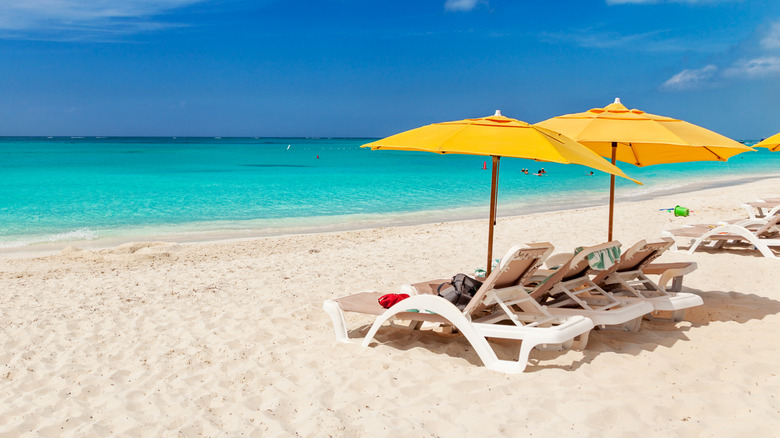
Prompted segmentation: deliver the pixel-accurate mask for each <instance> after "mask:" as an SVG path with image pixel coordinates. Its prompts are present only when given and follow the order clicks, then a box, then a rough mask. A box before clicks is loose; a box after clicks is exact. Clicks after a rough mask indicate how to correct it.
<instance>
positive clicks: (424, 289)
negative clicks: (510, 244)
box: [323, 244, 593, 373]
mask: <svg viewBox="0 0 780 438" xmlns="http://www.w3.org/2000/svg"><path fill="white" fill-rule="evenodd" d="M550 252H552V245H550V244H534V245H528V246H516V247H514V248H512V249H511V250H510V251H509V252H507V254H506V255H505V256H504V259H503V260H504V263H502V266H501V267H500V268H499V269H496V270H495V271H494V272H493V273H491V274H490V276H488V278H487V279H485V281H484V283H483V284H482V287H480V288H479V290H478V291H477V293H476V294H475V295H474V297H473V298H472V299H471V301H470V302H469V303H468V305H466V307H465V308H464V309H463V310H462V311H461V310H460V309H458V308H457V307H456V306H455V305H453V304H452V303H450V302H449V301H447V300H446V299H444V298H442V297H440V296H438V295H435V294H433V293H431V292H432V288H433V287H434V286H433V284H432V283H431V282H424V283H418V284H417V285H415V287H416V288H419V289H420V290H419V292H421V293H419V294H418V295H412V296H410V297H409V298H407V299H404V300H402V301H399V302H398V303H396V304H395V305H393V306H392V307H390V308H389V309H384V308H382V307H381V306H380V305H379V303H378V302H377V299H378V298H379V297H380V296H382V294H381V293H379V292H362V293H358V294H355V295H350V296H347V297H343V298H338V299H335V300H327V301H325V303H324V305H323V309H324V310H325V311H326V312H327V313H328V315H329V316H330V317H331V320H332V321H333V326H334V329H335V333H336V339H337V340H338V341H340V342H352V341H351V340H350V339H349V336H348V334H347V329H346V322H345V319H344V312H359V313H366V314H372V315H377V318H376V320H375V321H374V323H373V325H372V326H371V328H370V329H369V331H368V333H367V334H366V336H365V338H363V340H362V345H363V346H364V347H367V346H368V345H369V344H370V342H371V341H372V339H373V338H374V335H376V333H377V331H378V330H379V328H380V327H381V326H382V325H383V324H384V323H385V322H388V321H390V322H391V323H392V322H393V321H396V320H404V321H412V324H411V326H409V327H407V328H410V327H411V328H413V329H415V328H419V327H420V325H421V324H420V323H421V322H426V321H427V322H433V323H438V324H445V325H451V326H453V327H454V328H455V329H457V330H458V331H459V332H460V333H461V334H463V336H465V337H466V339H467V340H468V341H469V343H471V345H472V346H473V347H474V351H475V352H476V353H477V355H478V356H479V358H480V359H481V360H482V362H483V363H484V364H485V367H487V368H488V369H491V370H494V371H499V372H503V373H521V372H523V371H524V370H525V368H526V366H527V363H528V357H529V355H530V353H531V350H533V349H534V348H535V347H536V348H542V349H544V348H550V349H559V350H560V349H567V348H584V347H585V345H586V344H587V340H588V334H589V332H590V330H591V329H592V328H593V322H592V321H591V320H590V319H588V318H586V317H584V316H581V315H573V316H567V317H558V316H555V315H551V314H549V313H547V312H545V309H544V308H542V307H541V306H539V305H538V303H536V301H535V300H533V299H532V298H531V297H530V296H529V295H528V293H527V292H526V291H525V289H524V287H523V282H524V280H525V279H526V277H527V276H529V275H531V274H532V273H533V272H535V271H536V269H537V268H538V267H539V266H540V265H541V263H542V262H543V261H544V259H545V258H546V257H547V256H548V255H549V254H550ZM434 293H435V292H434ZM508 303H509V304H508ZM515 305H519V306H520V308H521V309H522V310H519V311H517V310H515V308H516V307H517V306H515ZM491 312H493V313H492V314H495V312H504V316H503V317H502V318H499V319H497V318H493V317H490V315H491ZM483 314H485V315H488V318H487V319H485V320H483V321H479V320H475V319H476V318H477V317H478V316H481V315H483ZM494 320H495V321H499V320H501V321H504V322H508V324H499V323H494V322H492V321H494ZM487 338H501V339H511V340H519V341H521V344H520V352H519V356H518V360H517V361H512V360H502V359H499V358H498V357H497V356H496V354H495V351H494V350H493V348H492V347H491V346H490V344H489V343H488V340H487Z"/></svg>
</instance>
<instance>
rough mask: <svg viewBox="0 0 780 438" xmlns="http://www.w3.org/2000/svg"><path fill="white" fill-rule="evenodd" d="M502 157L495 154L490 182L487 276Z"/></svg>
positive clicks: (491, 254)
mask: <svg viewBox="0 0 780 438" xmlns="http://www.w3.org/2000/svg"><path fill="white" fill-rule="evenodd" d="M500 159H501V157H499V156H496V155H493V179H492V181H491V183H490V223H489V224H488V250H487V267H486V268H485V272H486V274H485V276H488V275H490V271H491V270H492V269H491V268H492V265H493V264H492V263H491V260H492V259H493V226H494V225H495V224H496V201H497V199H498V165H499V160H500Z"/></svg>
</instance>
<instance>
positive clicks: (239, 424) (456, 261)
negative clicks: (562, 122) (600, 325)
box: [0, 179, 780, 437]
mask: <svg viewBox="0 0 780 438" xmlns="http://www.w3.org/2000/svg"><path fill="white" fill-rule="evenodd" d="M768 194H780V179H772V180H765V181H762V182H758V183H750V184H745V185H739V186H735V187H730V188H720V189H714V190H705V191H700V192H694V193H686V194H685V195H674V196H667V197H663V198H658V199H654V200H648V201H641V202H623V203H620V204H619V205H618V206H617V210H616V228H615V237H616V238H617V239H618V240H620V241H622V242H623V243H624V245H626V246H629V245H631V244H633V243H634V242H636V241H637V240H639V239H641V238H653V237H658V236H659V233H660V231H661V230H663V229H668V228H674V227H677V226H680V225H683V224H686V223H699V222H709V221H715V220H719V219H728V218H733V217H740V216H743V215H744V212H743V210H742V209H741V208H739V204H740V203H741V202H744V201H746V200H750V199H754V198H756V197H760V196H763V195H768ZM676 204H681V205H683V206H685V207H688V208H689V209H691V210H693V214H692V215H691V216H690V217H687V218H682V217H674V216H673V215H672V214H671V213H667V212H660V211H658V210H659V209H660V208H669V207H674V206H675V205H676ZM486 225H487V224H486V221H484V220H481V221H465V222H452V223H440V224H430V225H420V226H407V227H395V228H378V229H371V230H361V231H349V232H341V233H329V234H309V235H297V236H285V237H267V238H260V239H255V240H244V241H234V242H221V243H200V244H173V243H135V244H127V245H122V246H119V247H116V248H112V249H103V250H79V249H76V248H67V249H65V250H63V251H62V252H60V253H58V254H56V255H48V256H45V257H38V258H16V259H7V260H0V294H2V299H0V315H2V317H1V318H0V328H2V329H1V330H0V436H58V435H64V436H105V435H108V434H121V435H128V436H176V435H183V436H199V435H205V436H224V435H229V436H238V435H252V436H288V435H295V434H297V435H301V436H389V435H395V436H398V433H403V436H447V437H453V436H560V435H561V433H563V434H564V435H573V434H575V433H576V434H578V435H584V436H615V437H621V436H626V435H628V434H636V435H637V436H669V435H670V434H671V435H672V436H724V437H726V436H728V437H731V436H745V435H750V434H752V435H754V436H772V435H774V434H776V430H777V428H778V427H780V400H778V398H777V397H778V396H777V394H780V378H778V372H780V365H778V364H780V350H778V348H777V346H776V333H778V332H779V331H780V316H779V315H778V312H780V290H778V288H777V286H776V284H777V283H778V280H780V275H779V274H778V272H780V270H778V266H779V265H778V261H777V260H769V259H765V258H762V257H760V256H759V255H758V253H757V252H744V251H739V252H731V253H713V252H706V251H703V252H697V253H695V254H693V255H688V254H684V253H670V254H666V255H665V256H664V257H663V258H662V259H661V260H660V261H684V260H692V261H696V262H697V263H698V264H699V269H698V270H697V271H696V272H694V273H692V274H690V275H689V276H687V277H686V279H685V283H684V290H685V291H688V292H694V293H698V294H700V295H701V296H702V297H703V298H704V303H705V304H704V306H702V307H699V308H695V309H692V310H691V311H689V312H688V314H687V315H686V320H685V321H683V322H679V323H670V322H659V321H645V322H644V323H643V327H642V329H641V330H640V331H639V332H638V333H628V332H618V331H594V332H592V334H591V337H590V342H589V344H588V347H587V349H586V350H584V351H568V352H541V351H535V352H533V353H532V355H531V361H530V363H529V367H528V369H527V370H526V372H525V373H523V374H520V375H511V376H509V375H503V374H499V373H496V372H493V371H489V370H487V369H485V368H484V367H483V366H482V365H481V363H480V361H479V359H478V357H477V356H476V355H475V354H474V353H473V350H472V349H471V348H470V346H469V345H468V344H467V343H466V342H465V341H464V340H463V339H462V338H460V337H456V336H447V335H438V334H431V333H412V334H410V333H409V332H408V331H404V330H400V329H393V328H386V329H385V330H382V331H380V333H379V335H378V336H377V340H378V342H377V343H375V344H374V345H373V346H372V347H369V348H367V349H363V348H361V347H360V346H358V345H346V344H338V343H336V342H335V338H334V336H333V330H332V326H331V323H330V320H329V318H328V317H327V315H326V314H325V313H324V312H323V311H322V310H321V306H322V302H323V300H325V299H328V298H335V297H338V296H342V295H346V294H349V293H352V292H356V291H360V290H368V289H376V290H380V291H386V292H396V291H397V290H398V288H399V287H400V286H401V285H402V284H404V283H408V282H411V281H418V280H425V279H429V278H438V277H443V276H444V277H446V276H452V275H453V274H455V273H457V272H472V271H473V270H474V268H476V267H481V266H484V264H485V260H484V259H485V255H484V254H485V252H484V248H485V240H486V234H487V226H486ZM605 239H606V207H599V208H589V209H582V210H572V211H564V212H556V213H542V214H535V215H529V216H517V217H511V218H501V219H500V220H499V222H498V225H497V227H496V240H495V242H496V243H495V248H496V250H495V252H496V254H498V255H500V254H503V252H504V251H505V250H506V249H507V248H509V247H510V246H511V245H513V244H515V243H523V242H534V241H549V242H551V243H553V244H554V245H555V246H556V248H557V250H558V251H571V250H572V249H573V248H574V247H575V246H580V245H587V244H596V243H600V242H602V241H604V240H605ZM370 321H371V319H370V318H361V317H352V318H351V319H349V321H348V322H350V323H351V326H352V327H356V328H357V330H356V331H354V332H353V333H352V335H353V336H359V335H361V334H364V333H365V331H366V330H367V324H368V323H369V322H370ZM515 347H516V346H515V345H513V344H512V343H509V342H504V343H498V348H499V350H500V351H502V352H504V353H506V354H507V355H510V354H512V353H513V352H515V351H516V348H515Z"/></svg>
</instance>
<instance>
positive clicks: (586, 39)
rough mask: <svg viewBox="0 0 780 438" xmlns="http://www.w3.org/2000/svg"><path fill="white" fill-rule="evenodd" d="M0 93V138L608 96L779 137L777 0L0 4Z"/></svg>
mask: <svg viewBox="0 0 780 438" xmlns="http://www.w3.org/2000/svg"><path fill="white" fill-rule="evenodd" d="M7 3H16V4H14V5H8V4H7ZM0 96H2V98H0V118H1V120H2V122H0V128H1V130H0V135H127V136H133V135H149V136H156V135H161V136H167V135H174V136H186V135H191V136H200V135H203V136H366V137H381V136H386V135H391V134H393V133H396V132H398V131H402V130H406V129H411V128H414V127H417V126H420V125H424V124H427V123H432V122H437V121H445V120H455V119H462V118H467V117H479V116H485V115H489V114H492V113H493V112H494V111H495V110H496V109H500V110H501V111H502V113H503V114H505V115H507V116H509V117H514V118H518V119H521V120H524V121H527V122H530V123H535V122H538V121H541V120H544V119H547V118H549V117H553V116H555V115H558V114H564V113H571V112H579V111H585V110H587V109H589V108H592V107H597V106H604V105H606V104H609V103H610V102H612V100H613V99H614V98H615V97H620V98H621V99H622V101H623V103H624V104H626V105H627V106H628V107H630V108H639V109H642V110H645V111H647V112H651V113H656V114H661V115H667V116H672V117H678V118H681V119H684V120H688V121H690V122H692V123H697V124H700V125H702V126H705V127H707V128H709V129H712V130H715V131H717V132H720V133H722V134H725V135H727V136H730V137H733V138H736V139H754V138H761V137H766V136H769V135H772V134H775V133H777V132H778V131H780V99H778V97H780V2H778V1H776V0H675V1H672V0H570V1H553V0H551V1H531V0H424V1H419V0H416V1H407V0H316V1H315V0H309V1H295V2H293V1H289V0H288V1H281V0H253V1H249V0H25V1H23V2H22V1H19V2H3V4H2V5H0Z"/></svg>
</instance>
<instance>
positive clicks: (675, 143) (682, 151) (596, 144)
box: [536, 99, 753, 240]
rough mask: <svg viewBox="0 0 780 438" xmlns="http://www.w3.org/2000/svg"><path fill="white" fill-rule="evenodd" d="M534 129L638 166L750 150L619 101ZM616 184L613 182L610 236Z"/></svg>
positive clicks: (720, 157) (719, 157)
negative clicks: (554, 133)
mask: <svg viewBox="0 0 780 438" xmlns="http://www.w3.org/2000/svg"><path fill="white" fill-rule="evenodd" d="M536 126H540V127H543V128H547V129H552V130H554V131H558V132H561V133H563V134H564V135H566V136H568V137H571V138H573V139H574V140H576V141H578V142H580V143H582V144H584V145H585V146H587V147H589V148H590V149H592V150H593V151H594V152H596V153H597V154H599V155H601V156H603V157H608V158H611V159H612V164H614V163H615V161H616V160H617V161H622V162H625V163H631V164H634V165H636V166H649V165H652V164H662V163H682V162H688V161H726V160H727V159H728V158H729V157H731V156H733V155H736V154H739V153H742V152H745V151H751V150H753V149H752V148H750V147H748V146H745V145H743V144H741V143H738V142H736V141H734V140H732V139H730V138H728V137H724V136H722V135H720V134H718V133H716V132H712V131H710V130H708V129H705V128H702V127H700V126H697V125H694V124H692V123H688V122H685V121H682V120H679V119H674V118H671V117H664V116H657V115H654V114H649V113H646V112H644V111H640V110H637V109H632V110H629V109H628V108H626V107H625V106H624V105H623V104H622V103H621V102H620V99H615V102H614V103H612V104H610V105H607V106H606V107H604V108H594V109H591V110H589V111H586V112H584V113H576V114H566V115H562V116H557V117H553V118H551V119H548V120H545V121H543V122H539V123H537V124H536ZM614 202H615V180H614V178H612V179H611V182H610V201H609V232H608V238H609V240H612V217H613V209H614Z"/></svg>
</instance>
